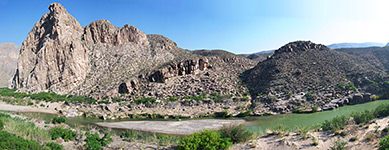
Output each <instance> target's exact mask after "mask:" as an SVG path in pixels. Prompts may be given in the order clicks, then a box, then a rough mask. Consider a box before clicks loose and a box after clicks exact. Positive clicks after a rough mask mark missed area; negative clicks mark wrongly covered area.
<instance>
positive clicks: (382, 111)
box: [374, 104, 389, 117]
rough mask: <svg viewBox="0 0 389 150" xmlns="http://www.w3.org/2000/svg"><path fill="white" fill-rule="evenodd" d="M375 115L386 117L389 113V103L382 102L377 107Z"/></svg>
mask: <svg viewBox="0 0 389 150" xmlns="http://www.w3.org/2000/svg"><path fill="white" fill-rule="evenodd" d="M374 115H375V117H386V116H388V115H389V104H382V105H379V106H377V107H376V108H375V110H374Z"/></svg>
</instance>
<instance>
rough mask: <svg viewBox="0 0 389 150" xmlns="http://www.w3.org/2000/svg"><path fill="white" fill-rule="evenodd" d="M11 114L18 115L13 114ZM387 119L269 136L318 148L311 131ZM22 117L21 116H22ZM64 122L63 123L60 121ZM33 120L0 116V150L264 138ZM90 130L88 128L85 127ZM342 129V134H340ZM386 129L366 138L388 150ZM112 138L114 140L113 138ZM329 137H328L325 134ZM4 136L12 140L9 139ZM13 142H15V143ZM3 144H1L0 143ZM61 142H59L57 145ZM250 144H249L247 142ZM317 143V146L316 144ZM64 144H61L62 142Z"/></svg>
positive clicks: (355, 116) (213, 144)
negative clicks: (165, 132) (291, 138)
mask: <svg viewBox="0 0 389 150" xmlns="http://www.w3.org/2000/svg"><path fill="white" fill-rule="evenodd" d="M11 114H12V115H14V116H15V115H16V116H20V115H17V114H15V113H11ZM387 116H389V104H383V105H379V106H378V107H376V108H375V109H374V110H372V111H362V112H353V113H351V115H345V116H338V117H335V118H333V119H331V120H326V121H324V122H323V123H321V124H320V125H318V126H312V127H299V128H295V129H287V128H286V127H285V126H282V125H280V126H278V127H274V128H273V129H271V132H268V134H269V135H270V136H271V135H277V137H278V138H282V137H289V136H290V135H292V134H293V133H294V132H295V133H296V135H298V136H301V138H303V139H309V138H310V139H312V142H313V145H318V144H319V143H320V142H321V140H318V139H317V138H316V137H315V136H313V135H312V134H313V133H312V132H313V131H321V132H330V133H333V134H335V135H336V136H341V137H344V136H346V135H348V134H349V133H348V132H349V131H346V130H345V129H347V128H348V127H346V126H349V125H350V126H352V125H353V124H355V125H357V126H364V125H368V124H371V123H372V122H374V119H375V118H381V117H387ZM21 117H22V116H21ZM63 119H65V121H63ZM34 122H36V121H34V119H32V120H31V119H30V120H25V119H20V118H19V117H11V116H10V115H7V114H5V113H0V125H1V124H3V126H0V127H2V128H3V129H2V132H1V135H2V137H3V138H4V141H5V144H3V145H1V144H0V146H1V148H5V149H13V148H15V149H18V148H22V149H23V148H27V149H63V147H64V146H63V145H61V144H58V139H62V140H63V141H64V142H65V143H66V141H68V142H71V143H76V142H77V141H78V142H80V143H81V144H79V147H80V148H81V147H83V148H85V149H101V148H103V147H107V148H114V147H112V145H109V144H110V143H112V142H114V141H115V140H118V139H116V138H115V137H119V138H120V140H121V141H125V142H136V143H138V142H140V143H144V144H146V143H155V144H156V145H159V146H162V147H170V148H176V149H229V147H231V146H233V145H236V144H237V145H239V144H242V143H243V144H244V143H247V142H249V141H255V140H257V139H261V138H266V136H264V137H263V136H261V135H262V134H261V133H254V132H253V131H250V130H248V129H246V128H245V127H244V126H243V125H240V126H230V127H227V126H226V127H224V128H222V129H220V130H218V131H217V130H205V131H201V132H196V133H193V134H191V135H188V136H185V137H182V136H172V135H163V134H155V133H147V132H141V131H135V130H124V131H121V130H112V131H109V132H106V131H104V130H105V129H104V128H95V130H94V131H93V130H92V133H91V132H90V131H89V130H86V128H85V127H82V126H67V125H66V124H64V122H66V118H61V117H56V118H53V119H52V120H48V121H47V120H46V121H44V122H45V124H46V125H44V127H42V125H40V126H36V125H35V124H36V123H34ZM87 128H89V127H87ZM342 130H343V131H342ZM388 133H389V127H385V128H384V129H382V130H378V129H376V131H374V133H373V134H372V135H370V134H366V139H369V140H375V139H379V137H383V138H382V140H381V141H380V142H379V145H380V148H382V149H384V148H385V147H386V148H387V145H389V143H388V140H387V139H389V136H388ZM112 136H114V137H112ZM328 136H331V135H328ZM369 136H371V137H369ZM5 137H11V138H9V139H12V140H9V139H7V138H5ZM359 138H360V137H351V138H350V142H353V141H356V140H358V139H359ZM13 141H16V142H18V143H19V144H18V143H15V142H13ZM3 143H4V142H3ZM60 143H61V142H60ZM249 143H250V142H249ZM315 143H316V144H315ZM62 144H64V143H62ZM347 145H348V143H347V142H344V141H339V142H334V143H333V145H332V146H331V149H344V148H346V147H347Z"/></svg>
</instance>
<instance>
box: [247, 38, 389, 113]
mask: <svg viewBox="0 0 389 150" xmlns="http://www.w3.org/2000/svg"><path fill="white" fill-rule="evenodd" d="M242 78H243V80H244V82H245V84H246V85H247V86H248V87H249V90H250V93H251V94H252V95H258V97H257V100H258V101H260V102H261V103H262V104H266V105H267V106H269V105H273V106H274V107H276V106H281V105H289V104H291V105H294V104H297V105H301V103H300V102H297V103H296V101H303V102H304V103H306V102H307V103H309V104H310V105H317V106H321V107H323V106H324V105H325V104H328V103H329V102H330V101H331V100H334V99H343V98H344V97H345V96H348V95H350V94H352V93H357V92H372V93H374V94H379V92H380V91H379V90H378V89H377V88H376V87H374V86H373V83H378V84H384V81H385V78H387V75H386V73H385V72H384V71H383V70H382V69H379V68H377V67H376V66H374V65H372V64H371V63H369V62H367V61H365V60H363V59H362V58H358V57H356V56H353V55H349V54H346V53H342V52H337V51H335V50H331V49H329V48H328V47H326V46H324V45H320V44H314V43H312V42H310V41H296V42H291V43H289V44H286V45H285V46H283V47H281V48H280V49H278V50H276V51H275V53H274V55H272V56H271V57H270V58H268V59H267V60H265V61H263V62H260V63H259V64H258V65H257V66H256V67H254V68H253V69H251V70H248V71H246V72H245V73H244V74H243V75H242ZM301 95H305V96H304V97H302V96H301ZM305 100H307V101H305ZM291 110H293V109H291Z"/></svg>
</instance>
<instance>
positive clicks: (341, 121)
mask: <svg viewBox="0 0 389 150" xmlns="http://www.w3.org/2000/svg"><path fill="white" fill-rule="evenodd" d="M348 119H349V118H347V117H346V116H336V117H335V118H333V119H331V120H325V121H324V122H323V123H322V125H321V128H322V129H323V130H324V131H329V130H331V131H336V130H339V129H342V128H343V127H344V126H345V125H346V124H347V120H348Z"/></svg>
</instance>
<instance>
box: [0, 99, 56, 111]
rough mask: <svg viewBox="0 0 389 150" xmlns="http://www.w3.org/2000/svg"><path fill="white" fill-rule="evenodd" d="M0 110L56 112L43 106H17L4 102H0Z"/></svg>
mask: <svg viewBox="0 0 389 150" xmlns="http://www.w3.org/2000/svg"><path fill="white" fill-rule="evenodd" d="M0 110H5V111H16V112H39V113H48V114H58V112H56V111H55V110H51V109H45V108H35V107H31V106H17V105H10V104H7V103H5V102H0Z"/></svg>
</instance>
